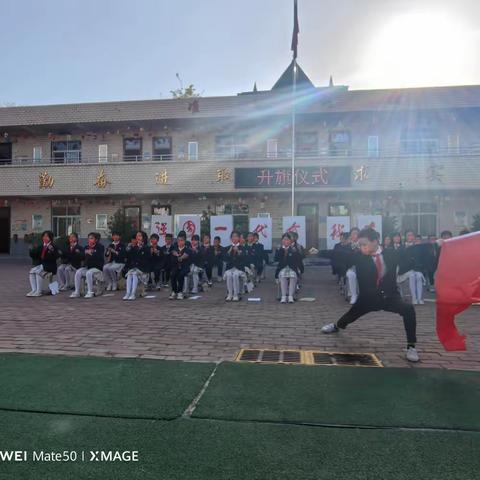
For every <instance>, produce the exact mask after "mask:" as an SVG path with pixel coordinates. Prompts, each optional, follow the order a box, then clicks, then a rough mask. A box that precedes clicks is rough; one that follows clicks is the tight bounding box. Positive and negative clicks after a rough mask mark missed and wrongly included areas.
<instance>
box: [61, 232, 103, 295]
mask: <svg viewBox="0 0 480 480" xmlns="http://www.w3.org/2000/svg"><path fill="white" fill-rule="evenodd" d="M104 254H105V248H104V246H103V245H102V244H101V243H100V234H99V233H96V232H91V233H89V234H88V244H87V246H86V247H85V250H84V266H83V267H82V268H79V269H78V270H77V271H76V273H75V291H74V292H73V293H72V294H71V295H70V298H78V297H80V286H81V283H82V278H83V277H85V280H86V282H87V293H86V294H85V298H92V297H94V296H95V294H94V292H93V276H94V275H95V274H97V273H100V274H101V273H102V271H103V262H104Z"/></svg>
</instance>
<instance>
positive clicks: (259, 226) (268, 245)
mask: <svg viewBox="0 0 480 480" xmlns="http://www.w3.org/2000/svg"><path fill="white" fill-rule="evenodd" d="M249 231H250V232H257V233H258V241H259V242H260V243H261V244H262V245H263V248H264V249H265V250H271V249H272V219H271V218H270V217H268V218H265V217H254V218H250V220H249Z"/></svg>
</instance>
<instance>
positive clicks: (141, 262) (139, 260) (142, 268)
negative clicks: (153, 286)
mask: <svg viewBox="0 0 480 480" xmlns="http://www.w3.org/2000/svg"><path fill="white" fill-rule="evenodd" d="M135 238H136V245H134V246H132V247H131V248H130V250H129V252H128V253H127V256H128V259H129V266H130V269H129V270H128V272H127V283H126V290H127V291H126V293H125V296H124V297H123V300H135V298H136V294H137V287H138V283H139V282H142V283H143V284H144V285H145V286H146V285H147V284H148V278H149V276H150V261H151V251H150V246H149V245H148V237H147V234H146V233H145V232H142V231H139V232H137V234H136V236H135Z"/></svg>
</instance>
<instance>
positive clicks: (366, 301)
mask: <svg viewBox="0 0 480 480" xmlns="http://www.w3.org/2000/svg"><path fill="white" fill-rule="evenodd" d="M359 247H360V253H351V254H347V255H348V259H347V262H348V263H349V264H350V265H355V267H356V271H357V279H358V285H359V296H358V299H357V301H356V303H355V304H354V305H352V307H351V308H350V310H349V311H348V312H347V313H346V314H345V315H343V316H342V317H341V318H340V320H338V322H337V323H330V324H328V325H325V326H324V327H323V328H322V332H323V333H327V334H328V333H336V332H338V331H339V330H340V329H341V330H344V329H345V328H347V326H348V325H349V324H350V323H353V322H354V321H355V320H358V319H359V318H360V317H362V316H363V315H366V314H367V313H369V312H374V311H379V310H385V311H387V312H393V313H398V314H399V315H401V316H402V318H403V323H404V326H405V331H406V334H407V360H409V361H411V362H418V360H419V357H418V353H417V350H416V349H415V344H416V341H417V338H416V316H415V309H414V308H413V306H412V305H409V304H407V303H404V302H403V300H402V298H401V297H400V294H399V292H398V289H397V266H398V260H397V257H396V255H395V254H394V253H393V254H392V250H383V251H382V249H381V247H380V246H379V236H378V233H377V232H375V230H372V229H369V228H366V229H364V230H362V231H361V232H360V235H359ZM321 255H322V256H327V257H331V256H332V252H331V251H326V252H322V254H321ZM342 255H345V254H344V253H342Z"/></svg>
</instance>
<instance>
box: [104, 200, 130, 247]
mask: <svg viewBox="0 0 480 480" xmlns="http://www.w3.org/2000/svg"><path fill="white" fill-rule="evenodd" d="M108 229H109V230H110V234H111V233H112V232H114V231H115V232H118V233H119V234H120V235H121V237H122V241H123V242H125V243H128V242H129V241H130V237H131V235H132V233H133V231H132V224H131V223H130V222H129V221H128V219H127V217H126V215H125V211H124V210H123V208H119V209H118V210H117V211H116V212H115V213H114V214H113V216H112V217H110V220H109V222H108Z"/></svg>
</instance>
